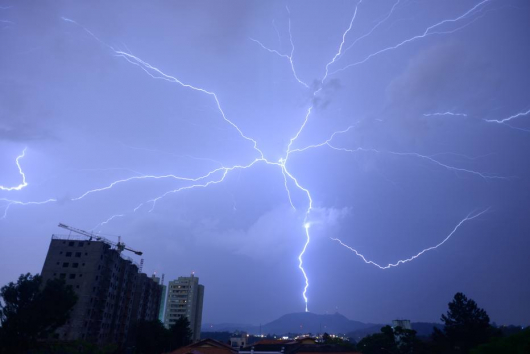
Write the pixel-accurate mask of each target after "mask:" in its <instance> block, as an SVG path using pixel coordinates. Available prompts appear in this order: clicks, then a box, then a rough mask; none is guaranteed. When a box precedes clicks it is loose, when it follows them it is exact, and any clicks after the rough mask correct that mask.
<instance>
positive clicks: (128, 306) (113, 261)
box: [42, 224, 162, 346]
mask: <svg viewBox="0 0 530 354" xmlns="http://www.w3.org/2000/svg"><path fill="white" fill-rule="evenodd" d="M59 226H61V227H63V228H66V229H68V230H70V231H73V232H75V234H72V233H70V235H66V236H58V235H53V236H52V239H51V242H50V248H49V249H48V254H47V256H46V260H45V262H44V266H43V268H42V278H43V281H44V283H45V282H46V281H47V280H48V279H54V278H60V279H64V280H65V281H66V283H67V284H68V285H71V286H72V288H73V289H74V291H75V292H76V294H77V296H78V300H77V303H76V305H75V307H74V308H73V310H72V313H71V316H70V319H69V320H68V322H67V323H66V324H65V325H64V326H63V327H61V328H59V329H58V330H57V332H56V337H57V339H60V340H77V339H81V340H86V341H89V342H94V343H98V344H107V343H114V344H117V345H118V346H124V345H125V343H126V341H127V339H128V338H127V337H128V335H129V332H130V329H131V328H132V327H133V326H134V323H135V322H136V321H137V320H147V321H150V320H155V319H157V318H158V313H159V306H160V296H161V292H162V287H161V285H159V284H158V283H156V282H155V281H154V280H153V279H151V278H149V277H147V276H146V275H145V274H140V273H139V266H138V264H136V263H135V262H134V261H133V260H132V259H130V258H127V257H124V256H123V255H122V254H121V252H122V251H123V250H129V251H133V252H134V253H136V254H140V255H141V252H138V251H134V250H131V249H128V248H126V247H125V245H124V244H122V243H120V242H118V243H113V242H111V241H109V240H107V239H104V238H102V237H99V236H95V235H92V234H90V233H87V232H85V231H82V230H77V229H74V228H71V227H69V226H66V225H63V224H60V225H59Z"/></svg>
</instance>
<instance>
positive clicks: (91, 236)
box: [59, 223, 143, 256]
mask: <svg viewBox="0 0 530 354" xmlns="http://www.w3.org/2000/svg"><path fill="white" fill-rule="evenodd" d="M59 227H62V228H63V229H66V230H69V231H72V232H75V233H76V234H80V235H83V236H85V237H88V238H89V241H91V240H92V239H96V241H103V242H105V243H107V244H109V245H111V246H114V247H116V250H117V251H118V253H121V252H122V251H123V250H126V251H130V252H132V253H134V254H137V255H138V256H141V255H142V254H143V252H141V251H136V250H134V249H132V248H129V247H126V246H125V243H123V242H120V241H118V242H112V241H111V240H108V239H106V238H104V237H101V236H97V235H95V234H94V233H93V232H88V231H85V230H81V229H76V228H75V227H71V226H68V225H65V224H63V223H59Z"/></svg>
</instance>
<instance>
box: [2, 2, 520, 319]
mask: <svg viewBox="0 0 530 354" xmlns="http://www.w3.org/2000/svg"><path fill="white" fill-rule="evenodd" d="M362 1H363V0H359V1H358V2H357V4H356V5H355V8H354V11H353V14H352V17H351V20H350V22H349V25H348V27H347V28H346V29H345V30H344V32H343V33H342V37H341V38H342V40H341V42H340V44H339V46H338V50H337V52H336V53H335V54H334V55H333V56H332V58H331V60H330V61H329V62H328V63H327V64H326V66H325V68H324V69H325V70H324V71H325V73H324V76H323V77H322V79H321V80H320V83H321V84H320V87H319V88H316V89H315V90H314V91H313V93H312V95H313V97H315V96H317V95H318V94H319V92H320V91H321V89H322V86H323V84H324V82H325V80H326V79H327V78H328V77H329V76H330V75H333V74H336V73H338V72H339V71H343V70H346V69H347V68H349V67H352V66H356V65H360V64H362V63H364V62H366V61H368V60H370V59H371V58H372V57H374V56H376V55H379V54H382V53H384V52H387V51H391V50H394V49H397V48H399V47H401V46H403V45H405V44H407V43H410V42H412V41H416V40H419V39H421V38H425V37H427V36H430V35H433V34H443V33H454V32H456V31H458V30H460V29H462V28H464V27H466V26H468V25H469V24H470V23H472V22H473V21H475V20H476V19H477V18H475V19H473V20H472V21H470V22H468V23H466V24H464V25H462V26H460V27H458V28H455V29H452V30H448V31H445V32H442V31H438V28H439V27H441V26H442V25H444V24H448V23H456V22H459V21H461V20H463V19H465V18H467V17H470V16H471V15H474V14H475V13H477V12H478V11H479V10H480V9H481V8H482V7H483V6H484V5H485V4H486V3H487V2H489V1H490V0H483V1H481V2H479V3H478V4H476V5H475V6H474V7H472V8H471V9H469V10H468V11H467V12H465V13H464V14H462V15H460V16H458V17H456V18H453V19H447V20H443V21H440V22H438V23H437V24H434V25H432V26H430V27H428V28H427V29H426V30H425V31H424V32H423V34H421V35H417V36H414V37H411V38H409V39H406V40H404V41H402V42H400V43H398V44H396V45H394V46H391V47H387V48H384V49H381V50H379V51H377V52H375V53H372V54H370V55H368V56H367V57H365V59H363V60H362V61H359V62H356V63H352V64H349V65H347V66H345V67H344V68H342V69H339V70H336V71H333V72H330V68H331V67H332V66H333V65H334V64H336V63H337V62H338V61H339V60H340V59H341V58H342V57H343V55H344V54H345V53H346V52H347V51H348V50H349V49H350V48H352V47H353V46H354V45H355V44H356V43H357V42H358V41H360V40H362V39H364V38H366V37H368V36H369V35H371V34H372V33H373V32H374V31H375V30H376V29H377V28H378V27H379V26H380V25H382V24H383V23H384V22H386V21H387V20H388V19H389V18H390V17H391V15H392V14H393V12H394V10H395V8H396V7H397V6H398V5H399V3H400V1H399V0H397V1H396V2H395V3H394V4H393V6H392V7H391V9H390V11H389V12H388V13H387V15H386V16H385V17H384V18H383V19H382V20H380V21H379V22H378V23H376V25H375V26H374V27H373V28H371V30H370V31H368V32H367V33H366V34H364V35H362V36H361V37H359V38H357V39H356V40H355V41H354V42H353V43H352V44H351V45H349V46H348V47H346V40H347V37H348V34H349V33H350V31H351V30H352V28H353V25H354V22H355V19H356V17H357V13H358V9H359V6H360V5H361V3H362ZM286 10H287V12H288V14H289V18H288V34H289V42H290V46H291V50H290V53H289V54H284V53H281V52H280V51H278V50H275V49H270V48H269V47H267V46H265V45H264V44H263V43H261V42H260V41H259V40H257V39H254V38H249V39H250V40H251V41H252V42H255V43H257V44H258V45H259V46H260V47H261V48H262V49H264V50H266V51H268V52H269V53H271V54H274V55H276V56H279V57H280V58H283V59H286V60H287V62H288V64H289V67H290V69H291V73H292V75H293V77H294V78H295V79H296V81H297V82H298V83H299V84H300V85H302V86H303V87H305V88H306V89H309V88H310V87H309V85H308V84H307V83H305V82H304V81H302V80H301V79H300V78H299V76H298V74H297V71H296V69H295V64H294V53H295V46H294V41H293V36H292V28H291V18H290V10H289V8H288V7H286ZM62 20H63V21H64V22H67V23H72V24H75V25H77V26H80V25H79V24H78V23H77V22H76V21H74V20H71V19H69V18H66V17H62ZM273 26H274V28H275V30H276V32H277V34H278V37H279V39H280V45H281V36H280V34H279V31H278V30H277V28H276V25H275V23H274V22H273ZM80 27H81V28H82V29H84V31H85V32H86V33H87V34H89V35H90V36H91V37H93V38H94V39H96V40H97V41H98V42H99V43H101V44H103V45H104V46H105V47H107V48H109V49H110V50H111V51H112V53H113V55H114V56H116V57H119V58H122V59H124V60H125V61H127V62H128V63H130V64H132V65H135V66H137V67H138V68H139V69H141V70H142V71H143V72H144V73H146V74H147V75H149V76H150V77H151V78H153V79H156V80H164V81H167V82H171V83H174V84H177V85H178V86H180V87H181V88H183V89H187V90H192V91H195V92H196V93H197V94H201V95H205V96H206V97H209V98H210V99H211V100H212V103H213V104H214V105H215V107H216V109H217V112H218V114H219V116H220V118H221V119H222V120H223V121H224V122H225V123H226V124H228V125H229V126H231V127H232V128H233V129H234V131H235V132H237V134H238V135H239V137H240V138H241V139H243V140H245V141H247V142H248V144H249V147H250V146H251V147H252V149H253V150H254V151H255V152H256V153H257V157H255V158H254V159H253V160H252V161H250V162H247V163H242V164H235V165H232V166H229V167H225V166H223V165H222V164H221V166H220V167H217V168H215V169H213V170H211V171H208V172H206V173H203V174H201V175H199V176H195V177H189V176H179V175H176V174H166V175H145V174H139V175H135V176H132V177H128V178H122V179H119V180H115V181H114V182H111V183H109V184H108V185H105V186H103V187H98V188H94V189H90V190H87V191H86V192H84V193H82V194H80V195H79V196H77V197H75V198H72V199H69V200H70V201H79V200H82V199H84V198H87V197H89V196H90V195H92V194H94V193H100V192H103V191H107V190H110V189H113V188H118V186H119V185H122V184H130V183H131V182H134V181H157V180H174V181H176V182H179V183H183V184H184V185H181V186H179V187H178V188H174V189H171V190H168V191H166V192H165V193H162V194H160V195H158V196H156V197H153V198H151V199H149V200H146V201H144V202H142V203H140V204H139V205H137V206H136V207H135V208H134V209H133V210H132V213H135V212H136V211H138V210H140V209H141V208H142V207H143V206H144V205H150V206H151V208H150V209H149V212H151V211H153V210H154V208H155V206H156V204H157V202H158V201H160V200H161V199H163V198H165V197H167V196H169V195H173V194H176V193H179V192H183V191H186V190H191V189H198V188H207V187H209V186H213V185H216V184H219V183H222V182H223V181H225V179H226V177H227V176H228V175H229V174H230V173H231V172H233V171H236V170H244V169H249V168H252V167H253V166H255V165H257V164H265V165H267V166H272V167H273V168H278V170H279V172H280V173H282V176H283V180H284V188H285V190H286V194H287V197H288V200H289V203H290V205H291V207H292V208H293V209H294V210H297V208H296V206H295V204H294V202H293V199H292V198H291V191H290V190H289V183H291V185H294V186H295V187H296V188H297V189H298V190H299V191H301V192H303V193H304V194H305V195H306V197H307V206H305V207H304V208H303V210H304V218H303V224H302V225H303V228H304V232H305V242H304V245H303V248H302V250H301V252H300V253H299V255H298V261H299V263H298V267H299V269H300V271H301V273H302V275H303V278H304V281H305V285H304V288H303V292H302V297H303V300H304V303H305V311H308V297H307V291H308V288H309V277H308V275H307V272H306V270H305V269H304V255H305V252H306V250H307V248H308V247H309V244H310V242H311V237H310V231H309V230H310V228H311V222H310V220H309V217H310V214H311V211H312V208H313V198H312V196H311V193H310V191H309V189H307V188H306V187H304V185H303V184H302V183H301V182H300V181H299V179H298V177H297V176H295V175H294V174H293V173H291V172H290V170H289V168H288V162H289V158H290V157H291V156H292V154H294V153H301V152H305V151H307V150H309V149H313V148H319V147H328V148H331V149H333V150H336V151H341V152H349V153H353V152H358V151H360V152H372V153H377V154H383V153H384V154H392V155H396V156H400V157H413V158H418V159H421V160H424V161H427V162H429V163H432V164H435V165H437V166H439V167H442V168H444V169H446V170H448V171H451V172H454V173H457V174H458V173H466V174H471V175H475V176H479V177H481V178H483V179H486V180H487V179H505V177H500V176H495V175H491V174H486V173H482V172H478V171H474V170H470V169H465V168H460V167H455V166H452V165H448V164H445V163H442V162H441V161H439V160H438V159H435V158H434V156H428V155H422V154H419V153H416V152H393V151H380V150H376V149H367V148H362V147H359V148H356V149H346V148H341V147H337V146H335V145H333V144H332V141H333V139H334V138H335V137H336V136H337V135H339V134H345V133H347V132H349V131H350V130H351V129H353V126H350V127H347V128H346V129H344V130H340V131H336V132H334V133H333V134H332V135H331V136H330V137H329V138H328V139H327V140H325V141H324V142H321V143H318V144H314V145H309V146H306V147H302V148H294V146H295V143H296V142H297V140H298V139H299V137H300V136H301V135H302V134H303V131H304V130H305V128H306V126H307V125H308V123H309V121H310V117H311V114H312V113H313V110H314V108H313V106H312V105H311V106H309V107H308V108H307V109H306V110H305V115H304V116H303V119H302V122H301V124H300V126H299V128H298V130H297V131H296V132H295V133H294V135H293V136H292V137H291V138H290V139H289V143H288V144H287V147H286V150H285V154H284V156H283V157H282V158H280V159H279V161H277V162H275V161H271V160H269V159H267V158H266V157H265V156H264V154H263V152H262V150H261V149H260V148H259V147H258V142H257V140H255V139H254V138H252V137H250V136H248V135H246V134H245V133H244V132H243V130H242V129H241V128H239V126H238V125H237V124H236V122H235V121H234V120H232V119H229V118H228V117H227V116H226V114H225V112H224V110H223V108H222V105H221V102H220V100H219V98H218V95H217V94H216V93H215V92H213V91H210V90H208V89H206V88H202V87H198V86H195V85H193V84H191V83H187V82H184V81H181V80H180V79H179V78H177V77H176V76H172V75H169V74H166V73H165V72H163V71H162V70H161V69H159V68H158V67H156V66H154V65H152V64H150V63H148V62H146V61H144V60H143V59H141V58H139V57H138V56H136V55H133V54H132V53H131V51H130V50H127V51H123V50H118V49H115V48H114V47H112V46H110V45H108V44H106V43H105V42H103V41H102V40H100V39H99V38H98V37H97V36H96V35H95V34H94V33H93V32H91V31H89V30H88V29H86V28H84V27H82V26H80ZM344 48H345V49H344ZM529 112H530V111H529ZM529 112H526V113H525V115H526V114H528V113H529ZM449 113H451V112H446V113H440V114H437V113H432V114H431V115H462V114H455V113H451V114H449ZM426 116H427V115H426ZM514 118H516V117H514ZM499 123H500V122H499ZM23 156H24V153H23V154H22V155H21V156H19V157H18V158H17V160H16V162H17V165H18V167H19V171H20V173H21V175H22V176H23V184H25V183H26V182H25V175H24V174H23V172H22V169H21V168H20V165H19V163H18V160H19V158H22V157H23ZM25 185H26V184H25ZM25 185H24V186H23V187H25ZM23 187H20V189H21V188H23ZM4 188H6V187H4ZM11 188H14V187H11ZM0 201H2V202H5V203H6V204H4V205H3V207H4V215H3V217H2V218H5V217H6V215H7V211H8V210H9V208H10V207H11V206H12V205H41V204H46V203H52V202H57V201H58V200H57V199H47V200H45V201H42V202H21V201H16V200H11V199H7V198H1V199H0ZM487 210H488V209H486V210H483V211H481V212H479V213H476V214H469V215H468V216H466V217H465V218H464V219H463V220H461V221H460V222H459V223H458V224H457V226H456V227H455V228H454V229H453V231H452V232H451V233H450V234H449V235H448V236H447V237H446V238H445V239H444V240H443V241H442V242H440V243H439V244H437V245H436V246H433V247H430V248H427V249H424V250H422V251H421V252H419V253H418V254H416V255H414V256H412V257H410V258H407V259H404V260H399V261H398V262H397V263H394V264H388V265H387V266H381V265H378V264H377V263H375V262H372V261H369V260H367V259H366V258H365V257H364V256H363V255H362V254H360V253H359V252H358V251H356V250H354V249H353V248H351V247H349V246H347V245H346V244H344V243H342V241H340V240H339V239H332V240H334V241H336V242H339V243H340V244H341V245H343V246H344V247H347V248H349V249H350V250H352V251H353V252H355V254H356V255H358V256H359V257H361V258H362V259H363V260H364V261H365V263H368V264H372V265H375V266H377V267H379V268H381V269H388V268H390V267H395V266H398V265H400V264H403V263H406V262H410V261H412V260H414V259H416V258H417V257H419V256H421V255H422V254H424V253H426V252H428V251H431V250H433V249H435V248H438V247H440V246H441V245H443V244H444V243H445V242H446V241H447V240H448V239H449V238H450V237H451V236H452V235H453V234H454V233H455V232H456V231H457V230H458V228H459V227H460V226H461V225H462V224H463V223H465V222H467V221H470V220H472V219H475V218H477V217H478V216H480V215H482V214H484V213H485V212H486V211H487ZM125 214H126V213H122V214H115V215H112V216H111V217H109V218H108V219H107V220H105V221H103V222H101V223H100V224H98V225H97V226H96V227H95V228H94V229H96V228H100V227H102V226H103V225H106V224H108V223H109V222H111V221H112V220H114V219H116V218H119V217H124V216H125Z"/></svg>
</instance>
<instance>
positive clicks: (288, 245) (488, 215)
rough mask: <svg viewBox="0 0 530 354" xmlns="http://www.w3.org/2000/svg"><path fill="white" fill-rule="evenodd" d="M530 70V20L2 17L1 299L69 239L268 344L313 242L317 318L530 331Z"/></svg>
mask: <svg viewBox="0 0 530 354" xmlns="http://www.w3.org/2000/svg"><path fill="white" fill-rule="evenodd" d="M529 63H530V3H529V2H528V1H525V0H484V1H480V0H417V1H416V0H408V1H407V0H372V1H368V0H365V1H313V0H312V1H287V2H286V1H236V0H231V1H213V0H212V1H191V0H187V1H134V2H131V1H112V2H108V1H90V2H89V1H85V2H78V1H76V2H72V1H39V2H31V1H14V0H7V1H0V186H1V188H0V269H1V272H0V285H5V284H6V283H8V282H9V281H14V280H16V278H17V277H18V276H19V275H20V274H21V273H26V272H31V273H37V272H40V271H41V269H42V264H43V262H44V259H45V256H46V252H47V249H48V245H49V242H50V238H51V236H52V234H65V232H66V231H65V230H62V229H60V228H58V227H57V224H58V223H59V222H62V223H65V224H68V225H71V226H74V227H77V228H80V229H83V230H87V231H93V232H95V233H101V234H103V235H106V237H107V238H109V239H111V240H114V241H117V240H118V239H117V235H121V237H122V240H123V241H124V242H125V243H126V244H127V245H128V246H130V247H132V248H134V249H138V250H141V251H143V252H144V256H143V258H144V259H145V266H144V271H145V272H147V273H148V274H151V273H152V272H155V271H156V272H157V274H158V275H160V274H162V273H164V274H165V278H166V280H171V279H174V278H176V277H177V276H187V275H189V274H190V273H191V272H195V274H196V276H198V277H199V278H200V281H201V283H202V284H204V285H205V288H206V289H205V303H204V314H203V322H215V323H220V322H237V323H252V324H259V323H266V322H268V321H271V320H273V319H275V318H277V317H279V316H280V315H283V314H285V313H290V312H302V311H304V310H305V301H304V297H303V294H302V293H303V290H304V286H305V279H304V275H303V273H302V271H301V269H300V268H299V255H300V254H301V252H302V251H303V249H304V246H306V242H307V241H308V238H307V236H308V235H309V237H310V242H309V244H307V247H306V250H305V253H304V254H303V257H302V261H303V269H304V270H305V272H306V274H307V277H308V279H309V287H308V288H307V294H306V295H307V298H308V309H309V311H310V312H315V313H334V312H339V313H341V314H343V315H345V316H347V317H348V318H351V319H355V320H359V321H364V322H379V323H381V322H388V321H390V320H392V319H395V318H406V319H411V320H412V321H439V318H440V315H441V314H442V313H444V312H445V311H446V310H447V303H448V302H449V301H450V300H451V299H452V297H453V295H454V294H455V293H456V292H463V293H465V294H466V295H467V296H468V297H470V298H472V299H474V300H475V301H476V302H477V303H478V305H479V306H480V307H483V308H484V309H486V310H487V312H488V313H489V315H490V317H491V319H492V321H495V322H497V323H498V324H524V325H529V324H530V323H529V320H528V319H529V318H530V282H529V281H528V279H529V278H528V269H529V268H530V237H529V236H530V161H529V153H530V89H529V82H530V64H529ZM23 152H24V156H23V157H20V158H18V163H19V165H20V168H21V171H19V169H18V167H17V156H21V154H22V153H23ZM20 172H22V173H23V174H24V175H25V183H24V179H23V176H22V174H21V173H20ZM306 231H307V232H308V233H307V234H306ZM448 236H451V237H449V238H447V237H448ZM334 239H339V240H340V242H342V243H343V244H344V245H347V246H349V247H351V248H352V249H354V250H356V251H357V252H358V254H356V253H355V252H353V251H352V250H350V249H348V248H346V247H344V246H343V245H341V243H340V242H339V241H337V240H334ZM444 240H445V242H444V243H443V241H444ZM437 245H439V247H437V248H436V249H430V248H432V247H435V246H437ZM426 249H429V250H427V251H426V252H424V253H422V254H420V252H421V251H422V250H426ZM418 254H420V255H419V256H418V257H417V258H414V256H416V255H418ZM128 255H129V256H131V255H132V254H131V253H129V254H128ZM360 255H362V256H363V257H364V259H363V258H362V257H361V256H360ZM412 258H414V259H412ZM135 259H136V260H137V261H139V257H136V256H135ZM407 259H408V260H410V261H407V262H404V263H399V261H400V260H407ZM370 262H374V263H375V264H374V263H370ZM388 264H398V266H396V267H389V268H388V269H380V268H379V267H378V266H377V265H379V266H381V267H385V266H386V265H388Z"/></svg>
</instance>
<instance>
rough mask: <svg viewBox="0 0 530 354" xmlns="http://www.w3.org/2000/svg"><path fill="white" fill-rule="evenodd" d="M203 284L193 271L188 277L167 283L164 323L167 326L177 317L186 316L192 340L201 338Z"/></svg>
mask: <svg viewBox="0 0 530 354" xmlns="http://www.w3.org/2000/svg"><path fill="white" fill-rule="evenodd" d="M203 298H204V286H203V285H200V284H199V278H198V277H196V276H195V275H194V274H193V273H192V274H191V276H189V277H179V278H178V279H176V280H173V281H170V282H169V284H168V294H167V301H166V312H165V316H164V325H165V326H166V327H167V328H169V327H170V326H171V325H173V324H174V323H175V322H176V321H177V319H179V318H181V317H186V318H188V320H189V321H190V328H191V331H192V340H193V341H198V340H199V339H200V338H201V324H202V302H203Z"/></svg>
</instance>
